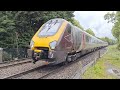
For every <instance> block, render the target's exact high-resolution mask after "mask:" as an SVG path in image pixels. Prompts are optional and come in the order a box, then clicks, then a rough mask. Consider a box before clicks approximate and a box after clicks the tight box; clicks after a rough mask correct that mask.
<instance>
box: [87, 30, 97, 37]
mask: <svg viewBox="0 0 120 90" xmlns="http://www.w3.org/2000/svg"><path fill="white" fill-rule="evenodd" d="M86 32H87V33H89V34H91V35H93V36H95V33H94V32H93V31H92V30H91V29H90V28H89V29H87V30H86Z"/></svg>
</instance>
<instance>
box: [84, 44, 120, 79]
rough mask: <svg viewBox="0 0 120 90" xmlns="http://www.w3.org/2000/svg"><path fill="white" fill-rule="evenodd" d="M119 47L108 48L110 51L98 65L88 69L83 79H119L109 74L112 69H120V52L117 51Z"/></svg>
mask: <svg viewBox="0 0 120 90" xmlns="http://www.w3.org/2000/svg"><path fill="white" fill-rule="evenodd" d="M116 47H117V45H111V46H109V47H107V49H108V51H107V53H106V54H105V55H103V56H102V57H101V58H99V60H98V61H97V63H96V64H95V65H94V66H92V67H90V68H88V69H87V70H86V71H85V73H84V74H83V75H82V78H83V79H116V78H117V77H115V76H113V75H110V74H108V73H107V69H108V68H110V67H116V68H119V69H120V51H119V50H117V49H116Z"/></svg>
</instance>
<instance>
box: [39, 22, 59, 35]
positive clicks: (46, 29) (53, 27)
mask: <svg viewBox="0 0 120 90" xmlns="http://www.w3.org/2000/svg"><path fill="white" fill-rule="evenodd" d="M60 25H61V22H58V21H57V20H56V21H51V22H48V23H46V24H45V25H44V26H43V28H42V29H41V31H40V32H39V33H38V36H51V35H54V34H55V33H56V32H57V31H58V29H59V27H60Z"/></svg>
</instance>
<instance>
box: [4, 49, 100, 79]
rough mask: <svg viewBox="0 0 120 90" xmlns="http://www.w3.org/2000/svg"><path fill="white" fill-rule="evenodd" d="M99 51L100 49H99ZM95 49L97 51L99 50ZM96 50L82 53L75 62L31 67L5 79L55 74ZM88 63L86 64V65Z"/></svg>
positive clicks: (38, 77)
mask: <svg viewBox="0 0 120 90" xmlns="http://www.w3.org/2000/svg"><path fill="white" fill-rule="evenodd" d="M97 51H98V50H97ZM97 51H95V52H97ZM95 52H91V53H88V54H85V55H82V56H81V57H80V58H78V59H77V60H76V61H74V62H70V63H68V64H65V65H63V64H58V65H55V66H51V65H43V66H40V67H37V68H34V69H31V70H29V71H25V72H21V73H18V74H15V75H12V76H9V77H5V78H3V79H45V78H47V77H48V76H50V75H53V74H55V73H57V72H59V71H61V70H63V69H64V68H66V67H69V66H70V65H72V64H74V63H76V62H79V61H80V60H84V58H86V57H89V56H90V55H91V54H93V53H95ZM85 62H86V63H87V62H88V63H89V62H90V61H85ZM85 65H86V64H84V66H85Z"/></svg>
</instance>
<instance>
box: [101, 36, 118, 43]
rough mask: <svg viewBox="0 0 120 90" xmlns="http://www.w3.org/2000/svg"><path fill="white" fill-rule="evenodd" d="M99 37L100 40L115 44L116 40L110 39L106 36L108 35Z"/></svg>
mask: <svg viewBox="0 0 120 90" xmlns="http://www.w3.org/2000/svg"><path fill="white" fill-rule="evenodd" d="M99 39H101V40H102V41H105V42H107V43H108V44H109V45H113V44H115V43H116V41H115V40H113V39H110V38H108V37H102V38H99Z"/></svg>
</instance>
